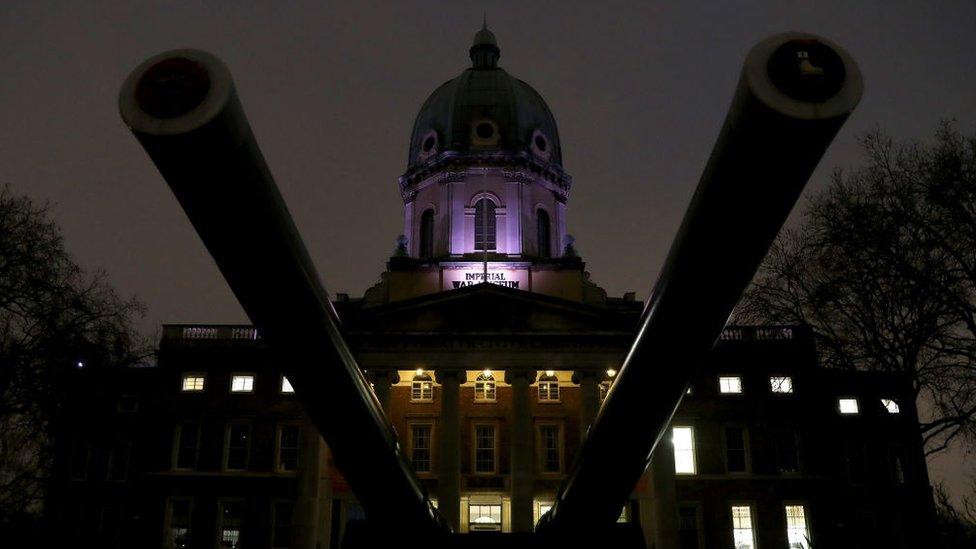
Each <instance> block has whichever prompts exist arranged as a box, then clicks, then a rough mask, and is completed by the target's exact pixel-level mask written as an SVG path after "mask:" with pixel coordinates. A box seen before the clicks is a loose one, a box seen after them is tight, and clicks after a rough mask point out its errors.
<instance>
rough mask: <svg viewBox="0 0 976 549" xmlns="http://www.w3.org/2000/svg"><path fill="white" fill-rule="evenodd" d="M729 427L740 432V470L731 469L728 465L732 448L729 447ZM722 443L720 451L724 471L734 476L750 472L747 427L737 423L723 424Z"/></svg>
mask: <svg viewBox="0 0 976 549" xmlns="http://www.w3.org/2000/svg"><path fill="white" fill-rule="evenodd" d="M729 429H738V430H739V431H741V432H742V470H741V471H733V470H732V468H731V467H730V463H729V461H730V460H729V451H730V450H732V448H730V447H729ZM722 443H723V450H724V451H723V452H722V458H723V461H724V463H725V472H726V473H727V474H729V475H736V476H741V475H748V474H749V473H751V472H752V468H751V467H750V463H749V461H750V459H749V458H750V457H751V456H750V452H749V429H748V428H747V427H746V426H745V425H741V424H737V423H728V424H725V425H723V426H722Z"/></svg>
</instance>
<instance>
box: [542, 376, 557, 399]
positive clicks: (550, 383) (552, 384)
mask: <svg viewBox="0 0 976 549" xmlns="http://www.w3.org/2000/svg"><path fill="white" fill-rule="evenodd" d="M539 402H559V380H558V379H557V378H556V376H555V374H554V373H553V372H546V373H545V374H543V375H541V376H539Z"/></svg>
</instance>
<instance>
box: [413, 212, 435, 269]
mask: <svg viewBox="0 0 976 549" xmlns="http://www.w3.org/2000/svg"><path fill="white" fill-rule="evenodd" d="M435 215H436V214H435V212H434V208H427V209H425V210H424V211H423V212H421V214H420V226H419V231H420V234H419V235H418V236H419V238H418V239H417V244H418V246H417V257H419V258H421V259H430V258H432V257H434V216H435Z"/></svg>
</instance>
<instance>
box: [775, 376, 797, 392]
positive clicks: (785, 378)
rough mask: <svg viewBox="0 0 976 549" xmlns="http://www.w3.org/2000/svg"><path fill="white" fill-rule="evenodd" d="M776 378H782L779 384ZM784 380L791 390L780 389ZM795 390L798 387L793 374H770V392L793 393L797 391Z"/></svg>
mask: <svg viewBox="0 0 976 549" xmlns="http://www.w3.org/2000/svg"><path fill="white" fill-rule="evenodd" d="M776 380H780V382H779V384H778V385H777V383H776ZM784 382H785V384H786V385H787V386H788V387H789V390H787V391H783V390H780V389H782V388H783V385H784ZM795 390H796V387H795V386H794V385H793V376H788V375H775V376H769V394H771V395H792V394H793V393H794V392H795Z"/></svg>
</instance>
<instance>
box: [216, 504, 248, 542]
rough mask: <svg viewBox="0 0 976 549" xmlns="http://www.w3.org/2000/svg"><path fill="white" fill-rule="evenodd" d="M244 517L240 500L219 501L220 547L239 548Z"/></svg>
mask: <svg viewBox="0 0 976 549" xmlns="http://www.w3.org/2000/svg"><path fill="white" fill-rule="evenodd" d="M243 518H244V503H243V502H241V501H222V502H220V516H219V517H218V519H219V520H220V544H219V547H221V548H222V549H224V548H226V549H240V547H241V523H242V522H243Z"/></svg>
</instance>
